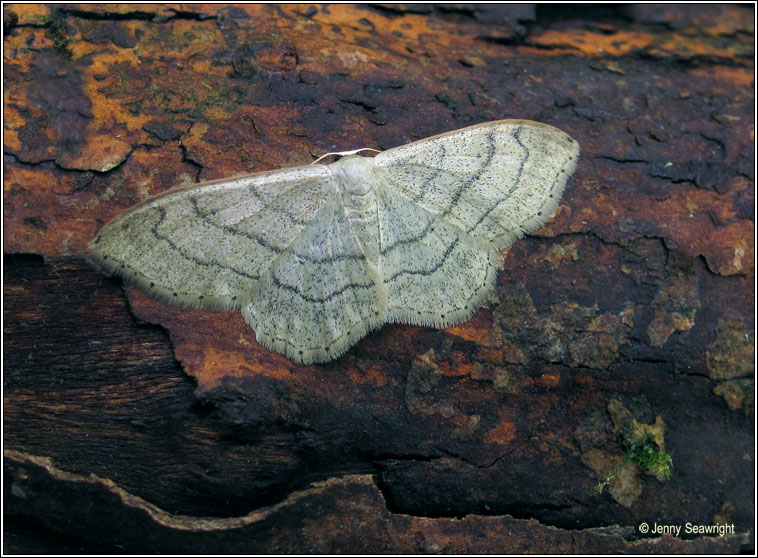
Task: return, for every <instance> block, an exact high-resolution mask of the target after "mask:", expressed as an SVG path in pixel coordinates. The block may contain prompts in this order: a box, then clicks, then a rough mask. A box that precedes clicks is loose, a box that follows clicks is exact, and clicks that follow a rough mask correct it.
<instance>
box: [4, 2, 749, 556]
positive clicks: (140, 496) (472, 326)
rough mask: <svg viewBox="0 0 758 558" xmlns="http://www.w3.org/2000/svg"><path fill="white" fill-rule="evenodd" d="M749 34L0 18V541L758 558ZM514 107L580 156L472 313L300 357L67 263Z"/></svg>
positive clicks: (729, 24)
mask: <svg viewBox="0 0 758 558" xmlns="http://www.w3.org/2000/svg"><path fill="white" fill-rule="evenodd" d="M753 20H754V14H753V6H752V5H743V6H730V5H718V6H711V5H692V6H688V5H671V6H653V5H641V6H629V5H624V6H612V7H590V8H586V7H585V8H582V9H579V8H576V7H571V6H563V7H553V6H544V5H543V6H537V7H535V6H528V5H518V6H495V5H488V6H476V5H449V6H438V7H433V5H431V4H430V5H415V6H410V7H409V6H404V5H401V4H382V5H362V6H349V5H331V6H326V5H283V6H275V5H265V6H223V5H197V4H196V5H180V4H176V5H165V4H164V5H144V4H143V5H124V6H121V5H102V6H101V5H81V6H80V5H55V6H45V5H5V6H4V12H3V25H4V47H5V60H4V85H5V98H4V116H5V129H4V133H5V135H4V156H5V167H4V169H5V176H4V184H3V188H4V193H3V200H4V213H3V218H4V233H5V237H4V254H5V258H4V263H5V271H4V303H5V305H4V319H5V323H4V357H3V360H4V373H5V374H4V419H5V423H4V446H5V459H4V465H5V467H4V478H5V492H4V495H3V497H4V501H5V512H6V514H5V518H6V531H5V534H6V537H5V541H4V546H5V548H4V551H5V552H26V553H55V552H59V553H72V552H125V551H128V552H192V553H221V554H223V553H275V552H292V553H304V552H316V553H331V552H334V553H340V552H392V553H408V552H456V553H461V552H477V553H502V552H520V553H530V552H533V553H548V552H568V553H593V552H595V553H611V552H625V553H642V552H645V553H679V552H681V553H685V552H688V553H692V552H694V553H706V554H707V553H735V552H740V551H742V552H752V551H753V549H754V533H753V530H752V529H753V525H754V521H755V518H754V510H755V502H754V499H753V496H754V477H753V471H754V459H755V451H754V442H755V440H754V436H753V432H754V421H755V413H754V398H753V390H754V366H753V362H754V329H755V324H754V322H753V315H754V298H753V297H754V293H753V284H754V233H753V230H754V192H755V188H754V165H753V145H754V129H753V115H754V112H753V111H754V94H753V93H754V74H753V63H754V62H753V60H754V50H753V44H754V28H753ZM502 118H525V119H530V120H537V121H542V122H546V123H549V124H552V125H555V126H557V127H559V128H561V129H563V130H565V131H566V132H567V133H569V134H570V135H571V136H573V137H574V138H576V139H577V140H578V141H579V143H580V145H581V147H582V158H581V160H580V162H579V166H578V168H577V171H576V174H575V176H574V178H573V179H572V181H570V183H569V186H568V188H567V192H566V194H565V195H564V198H563V200H562V201H561V206H560V208H559V210H558V212H557V214H556V216H555V218H554V219H552V220H551V221H549V222H548V224H547V225H546V226H545V227H543V228H542V229H540V230H539V231H536V233H535V234H533V235H530V236H529V237H527V238H525V239H523V240H521V241H518V242H516V243H515V244H514V245H513V246H512V247H511V248H510V249H508V250H507V251H505V252H504V256H505V264H504V267H503V270H502V271H501V272H500V274H499V279H498V287H497V290H496V292H495V293H494V294H493V296H492V297H491V300H490V301H489V303H488V304H487V305H486V306H485V307H484V308H482V309H481V310H480V311H479V312H478V313H477V314H476V315H475V316H474V318H472V319H471V320H469V321H468V322H465V323H463V324H460V325H458V326H455V327H450V328H448V329H446V330H443V331H440V330H434V329H426V328H420V327H412V326H405V325H389V326H386V327H384V328H382V329H381V330H378V331H376V332H374V333H372V334H370V335H369V336H367V337H366V338H365V339H363V340H362V341H361V342H359V343H358V344H357V345H356V346H355V347H353V348H352V349H351V350H350V351H349V352H348V353H347V354H346V355H345V356H344V357H342V358H341V359H339V360H337V361H335V362H333V363H330V364H326V365H317V366H296V365H293V364H292V363H291V362H290V361H289V360H287V359H286V358H285V357H283V356H281V355H279V354H277V353H272V352H270V351H267V350H266V349H264V348H262V347H261V346H260V345H258V344H257V343H256V341H255V335H254V333H253V331H251V330H250V328H248V327H247V326H246V324H245V323H244V321H243V320H242V317H241V316H240V314H239V312H208V311H199V310H187V309H180V308H175V307H171V306H169V305H166V304H162V303H160V302H156V301H154V300H151V299H150V298H148V297H146V296H145V295H144V294H142V293H141V292H139V291H138V290H136V289H133V288H131V287H124V285H123V284H122V283H121V281H119V280H117V279H111V278H107V277H103V276H102V275H100V274H98V273H97V272H96V271H94V270H93V269H92V268H91V267H90V265H89V264H88V263H87V260H86V255H87V254H86V247H87V245H88V243H89V242H90V240H91V239H92V238H93V237H94V235H95V233H96V232H97V230H98V229H99V228H100V227H101V226H102V225H103V224H104V223H105V222H107V221H108V220H110V219H111V218H113V217H115V216H116V215H118V214H119V213H121V212H122V211H124V210H126V209H127V208H128V207H129V206H131V205H132V204H134V203H136V202H138V201H140V200H142V199H144V198H146V197H148V196H150V195H154V194H157V193H160V192H162V191H166V190H168V189H169V188H171V187H172V186H175V185H182V184H189V183H193V182H196V181H198V180H205V179H213V178H221V177H226V176H232V175H235V174H240V173H244V172H254V171H261V170H270V169H275V168H280V167H287V166H294V165H300V164H307V163H309V162H311V161H312V160H313V158H314V157H315V156H318V155H320V154H323V153H326V152H330V151H339V150H348V149H354V148H357V147H372V148H376V149H387V148H390V147H394V146H397V145H401V144H403V143H407V142H409V141H412V140H415V139H420V138H423V137H427V136H430V135H433V134H436V133H441V132H445V131H448V130H452V129H455V128H459V127H463V126H466V125H471V124H476V123H479V122H485V121H488V120H497V119H502ZM643 446H644V447H643ZM642 450H644V451H647V452H648V453H647V454H645V455H647V457H651V456H652V457H658V458H662V459H664V458H665V456H666V455H670V456H671V464H672V467H671V474H670V475H665V474H663V471H662V470H661V469H656V468H655V467H653V466H651V465H650V463H651V462H650V461H649V460H648V461H645V459H642V458H640V457H639V453H640V451H642ZM635 452H636V453H635ZM635 455H636V456H637V457H635ZM664 460H665V459H664ZM667 477H668V478H667ZM598 487H600V488H602V490H597V488H598ZM643 523H645V524H647V525H648V526H649V527H655V526H659V527H660V526H662V525H666V526H680V527H681V531H680V533H679V534H678V535H673V536H672V535H668V534H664V535H661V534H660V533H654V532H646V531H645V530H644V528H643V527H641V525H642V524H643ZM688 523H689V524H690V525H693V526H703V527H704V528H705V527H708V526H711V527H713V526H722V527H726V528H729V527H730V526H731V529H732V530H733V532H730V533H728V534H727V535H726V536H721V537H720V536H718V534H716V535H714V534H711V535H707V534H704V533H698V532H690V533H686V532H685V528H686V525H687V524H688Z"/></svg>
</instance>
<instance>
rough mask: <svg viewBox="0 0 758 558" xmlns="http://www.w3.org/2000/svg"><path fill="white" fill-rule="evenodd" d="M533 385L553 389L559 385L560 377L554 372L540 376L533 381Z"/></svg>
mask: <svg viewBox="0 0 758 558" xmlns="http://www.w3.org/2000/svg"><path fill="white" fill-rule="evenodd" d="M534 383H535V384H536V385H538V386H540V387H544V388H554V387H556V386H557V385H558V384H560V383H561V375H560V373H558V372H556V373H554V374H541V375H540V376H538V377H537V378H535V379H534Z"/></svg>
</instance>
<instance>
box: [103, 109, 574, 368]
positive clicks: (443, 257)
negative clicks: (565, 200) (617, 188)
mask: <svg viewBox="0 0 758 558" xmlns="http://www.w3.org/2000/svg"><path fill="white" fill-rule="evenodd" d="M578 153H579V149H578V144H577V143H576V142H575V141H574V140H573V139H571V138H570V137H569V136H567V135H566V134H564V133H563V132H561V131H560V130H557V129H556V128H553V127H551V126H547V125H544V124H539V123H536V122H529V121H521V120H503V121H498V122H490V123H485V124H481V125H478V126H472V127H470V128H465V129H462V130H458V131H454V132H449V133H447V134H442V135H440V136H435V137H432V138H428V139H425V140H421V141H417V142H414V143H411V144H408V145H405V146H401V147H398V148H395V149H390V150H388V151H385V152H382V153H380V154H379V155H377V156H376V157H375V158H367V157H351V158H345V159H343V160H341V161H338V162H336V163H333V164H332V165H311V166H305V167H296V168H292V169H283V170H277V171H270V172H263V173H258V174H254V175H249V176H243V177H239V178H234V179H229V180H220V181H216V182H210V183H205V184H200V185H197V186H194V187H190V188H184V189H180V190H178V191H174V192H170V193H167V194H164V195H162V196H159V197H156V198H154V199H152V200H148V201H146V202H144V203H142V204H140V205H138V206H137V207H135V208H133V209H131V210H129V211H128V212H126V213H124V214H123V215H121V216H119V217H118V218H117V219H115V220H114V221H112V222H111V223H109V224H108V225H106V226H105V227H104V228H103V230H102V231H101V232H100V233H99V234H98V236H97V237H96V238H95V240H94V241H93V242H92V244H91V253H92V255H93V257H94V259H95V260H96V262H97V263H98V264H99V265H100V266H101V267H102V268H103V269H105V270H106V271H107V272H109V273H112V274H117V275H121V276H122V277H124V278H125V279H126V280H128V281H131V282H133V283H135V284H137V285H138V286H140V287H141V288H143V289H144V290H146V291H147V292H148V294H151V295H153V296H155V297H157V298H159V299H162V300H166V301H169V302H173V303H175V304H179V305H183V306H194V307H200V308H216V309H218V308H222V309H231V308H241V309H242V314H243V316H244V318H245V320H246V321H247V323H248V324H249V325H250V326H251V327H252V328H253V329H254V330H255V332H256V336H257V339H258V341H259V342H260V343H261V344H263V345H264V346H266V347H269V348H272V349H275V350H277V351H279V352H282V353H284V354H286V355H287V356H288V357H289V358H291V359H292V360H294V361H296V362H302V363H306V364H308V363H312V362H326V361H329V360H333V359H335V358H337V357H339V356H340V355H341V354H343V353H344V352H345V351H346V350H347V349H349V348H350V347H351V346H352V345H353V344H354V343H355V342H356V341H358V340H359V339H360V338H362V337H363V336H364V335H366V333H368V332H369V331H371V330H372V329H375V328H376V327H379V326H380V325H382V324H384V323H386V322H401V323H413V324H420V325H432V326H435V327H444V326H447V325H450V324H453V323H458V322H460V321H462V320H465V319H467V318H469V317H470V316H471V315H472V314H473V313H474V312H475V311H476V309H477V308H478V307H479V306H480V305H481V304H482V303H483V301H484V300H485V298H486V297H487V296H488V295H489V293H490V292H491V291H492V289H493V288H494V284H495V280H496V275H497V270H498V269H499V267H500V266H501V263H502V261H501V258H500V255H499V253H498V250H500V249H502V248H503V247H505V246H506V245H508V244H510V243H511V242H512V241H513V240H514V239H516V238H518V237H519V236H521V235H523V234H524V233H526V232H529V231H531V230H534V229H536V228H538V227H539V226H540V225H541V224H542V223H544V222H545V221H546V220H547V219H548V218H549V217H550V216H551V214H552V213H553V211H554V210H555V208H556V207H557V204H558V201H559V199H560V196H561V193H562V191H563V188H564V186H565V184H566V181H567V180H568V177H569V176H570V175H571V173H572V172H573V170H574V167H575V165H576V160H577V157H578ZM348 159H349V161H347V160H348ZM344 161H347V163H345V162H344ZM348 166H349V167H350V168H349V169H348Z"/></svg>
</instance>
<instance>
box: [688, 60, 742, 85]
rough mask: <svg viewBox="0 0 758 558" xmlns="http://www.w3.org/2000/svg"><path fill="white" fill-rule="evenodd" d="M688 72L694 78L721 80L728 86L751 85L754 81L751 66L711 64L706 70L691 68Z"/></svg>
mask: <svg viewBox="0 0 758 558" xmlns="http://www.w3.org/2000/svg"><path fill="white" fill-rule="evenodd" d="M689 72H690V74H691V75H692V77H693V78H694V79H695V80H708V81H709V82H711V81H714V80H715V81H721V82H724V84H725V85H728V86H735V85H736V86H739V87H752V86H753V84H754V83H755V74H754V73H753V71H752V68H739V67H733V66H719V65H711V66H708V69H707V70H705V69H703V68H692V69H691V70H689Z"/></svg>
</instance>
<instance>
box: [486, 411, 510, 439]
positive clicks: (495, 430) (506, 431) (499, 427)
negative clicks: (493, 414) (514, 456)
mask: <svg viewBox="0 0 758 558" xmlns="http://www.w3.org/2000/svg"><path fill="white" fill-rule="evenodd" d="M507 415H508V413H503V412H501V413H498V417H499V419H500V420H499V422H498V423H497V424H495V426H493V427H492V428H490V429H489V430H488V431H487V432H486V433H485V434H484V438H483V439H484V441H485V442H489V443H490V444H499V445H501V446H507V445H508V444H510V443H511V442H512V441H513V440H515V439H516V432H517V431H518V426H516V423H515V422H514V421H513V417H509V416H507Z"/></svg>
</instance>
